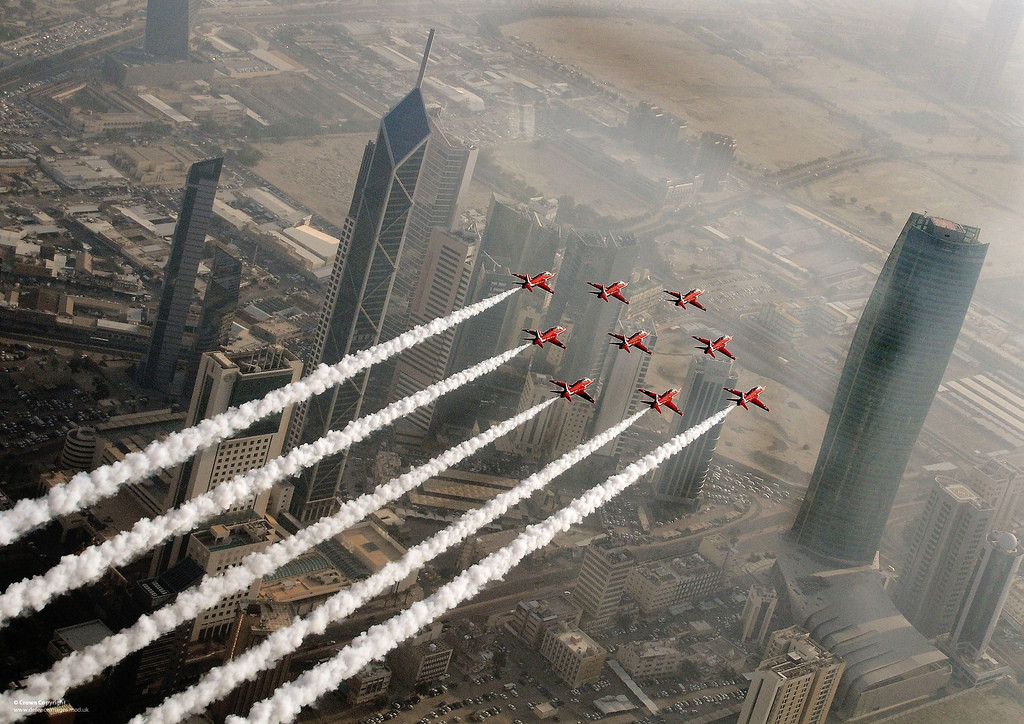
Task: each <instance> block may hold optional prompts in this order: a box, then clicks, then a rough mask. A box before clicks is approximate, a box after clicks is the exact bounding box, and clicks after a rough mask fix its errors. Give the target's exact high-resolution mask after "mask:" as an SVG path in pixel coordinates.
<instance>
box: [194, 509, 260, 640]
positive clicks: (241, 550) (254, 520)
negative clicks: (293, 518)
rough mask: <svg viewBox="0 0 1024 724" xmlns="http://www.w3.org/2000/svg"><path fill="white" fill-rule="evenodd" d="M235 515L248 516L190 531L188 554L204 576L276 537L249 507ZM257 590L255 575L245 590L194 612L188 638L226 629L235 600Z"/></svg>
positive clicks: (251, 597) (253, 596) (253, 595)
mask: <svg viewBox="0 0 1024 724" xmlns="http://www.w3.org/2000/svg"><path fill="white" fill-rule="evenodd" d="M238 515H243V516H247V517H249V518H250V519H249V520H246V521H244V522H239V523H235V524H229V523H227V522H224V523H217V524H215V525H211V526H210V527H209V528H207V529H206V530H201V531H198V532H196V533H193V534H192V535H191V536H190V537H189V539H188V548H187V555H188V557H189V558H191V559H192V560H194V561H195V562H196V563H198V564H199V565H200V566H202V567H203V569H204V570H205V571H206V574H207V575H208V576H215V575H219V574H220V573H221V572H223V571H224V570H226V569H228V568H230V567H231V566H234V565H237V564H238V563H239V562H240V561H241V560H242V559H243V558H245V557H246V556H247V555H249V554H250V553H258V552H259V551H262V550H264V549H265V548H267V547H268V546H269V545H271V544H272V543H274V542H275V541H276V540H277V536H276V534H275V533H274V530H273V528H272V527H271V525H270V523H269V522H268V521H267V520H266V519H264V518H260V517H257V516H256V514H255V513H254V512H252V511H243V512H242V513H241V514H235V516H234V517H236V518H237V517H238ZM227 517H229V516H222V518H227ZM259 590H260V579H256V580H255V581H253V582H252V584H251V585H250V586H249V587H248V588H247V589H246V590H244V591H238V592H237V593H233V594H231V595H230V596H226V597H225V598H222V599H221V601H220V603H218V604H217V605H216V606H214V607H213V608H209V609H207V610H206V611H204V612H203V613H201V614H199V615H198V616H196V618H195V621H194V623H193V626H192V640H193V641H198V640H203V639H206V638H209V637H211V636H220V635H223V634H225V633H227V632H228V630H229V629H230V628H231V624H232V622H233V621H234V620H235V615H236V613H237V611H238V604H244V603H247V602H249V601H253V600H255V599H256V595H257V594H258V593H259Z"/></svg>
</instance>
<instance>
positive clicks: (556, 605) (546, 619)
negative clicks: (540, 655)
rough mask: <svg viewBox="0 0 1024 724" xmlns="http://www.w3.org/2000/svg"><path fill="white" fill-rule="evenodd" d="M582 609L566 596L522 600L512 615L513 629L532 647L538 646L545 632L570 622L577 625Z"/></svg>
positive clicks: (571, 624)
mask: <svg viewBox="0 0 1024 724" xmlns="http://www.w3.org/2000/svg"><path fill="white" fill-rule="evenodd" d="M581 613H582V611H580V609H579V608H578V607H576V606H574V605H572V603H570V602H569V601H568V600H567V599H566V598H565V597H564V596H552V597H551V598H544V599H541V600H539V601H520V602H519V603H518V604H516V609H515V612H514V614H513V616H512V623H511V626H512V629H513V630H514V631H515V633H516V635H517V636H519V638H521V639H522V640H523V641H525V642H526V643H527V644H528V645H529V646H530V648H537V646H538V645H540V643H541V640H542V639H543V638H544V634H545V632H546V631H547V630H548V629H550V628H554V627H556V626H558V625H559V624H563V623H564V624H568V625H570V626H576V625H577V624H579V622H580V615H581Z"/></svg>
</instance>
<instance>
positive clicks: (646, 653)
mask: <svg viewBox="0 0 1024 724" xmlns="http://www.w3.org/2000/svg"><path fill="white" fill-rule="evenodd" d="M615 659H616V660H617V661H618V662H619V663H620V664H622V668H624V669H625V670H626V671H627V672H628V673H629V675H630V676H632V677H634V678H637V679H644V678H650V677H654V676H671V675H672V674H675V673H677V672H678V671H679V667H680V666H681V665H682V663H683V661H684V660H685V655H684V653H683V652H682V651H681V650H680V649H679V646H678V645H677V643H676V640H675V639H666V640H664V641H634V642H632V643H629V644H626V645H624V646H622V647H620V648H619V650H618V651H616V652H615Z"/></svg>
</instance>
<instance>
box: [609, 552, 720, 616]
mask: <svg viewBox="0 0 1024 724" xmlns="http://www.w3.org/2000/svg"><path fill="white" fill-rule="evenodd" d="M721 573H722V572H721V570H720V569H719V568H718V567H717V566H714V565H712V564H710V563H708V562H707V561H706V560H704V558H702V557H701V555H700V553H692V554H690V555H689V556H686V557H685V558H673V559H672V560H671V561H667V562H665V561H655V562H653V563H648V564H646V565H641V566H634V567H633V568H632V569H631V570H630V571H629V574H628V576H627V577H626V587H625V592H626V593H627V594H629V595H630V596H632V597H633V600H635V601H636V603H637V605H638V606H639V607H640V610H641V612H643V614H644V615H645V616H650V615H652V614H657V613H661V612H662V611H664V610H666V609H667V608H669V607H670V606H674V605H676V604H677V603H682V602H684V601H692V600H696V599H704V598H706V597H708V595H709V594H711V593H712V592H713V591H715V590H716V589H717V588H718V583H719V580H720V578H721Z"/></svg>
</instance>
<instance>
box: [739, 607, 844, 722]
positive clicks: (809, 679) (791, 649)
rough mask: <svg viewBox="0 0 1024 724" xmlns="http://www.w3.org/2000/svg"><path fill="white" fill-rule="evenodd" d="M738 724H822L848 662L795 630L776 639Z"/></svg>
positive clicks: (788, 630)
mask: <svg viewBox="0 0 1024 724" xmlns="http://www.w3.org/2000/svg"><path fill="white" fill-rule="evenodd" d="M768 650H769V651H772V652H773V653H776V654H777V655H774V656H771V657H770V658H766V659H765V660H764V661H762V662H761V665H760V666H759V667H758V668H757V671H755V672H754V678H753V681H751V682H750V688H749V689H748V690H747V696H746V698H745V699H744V700H743V708H742V709H741V710H740V717H739V724H823V722H824V721H825V719H826V717H827V716H828V710H829V707H830V706H831V705H832V699H833V698H834V697H835V693H836V689H837V688H838V686H839V677H840V675H841V674H842V673H843V669H844V668H845V666H846V664H845V663H844V662H843V661H842V659H840V658H838V657H837V656H835V655H833V654H831V653H829V652H828V651H826V650H825V649H824V648H822V647H821V646H820V645H818V644H817V643H816V642H815V641H813V640H812V639H811V638H810V635H809V634H807V633H806V632H801V631H799V630H797V629H796V627H793V628H792V629H785V630H784V631H777V632H776V633H775V634H773V635H772V641H771V643H770V644H769V647H768Z"/></svg>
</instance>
